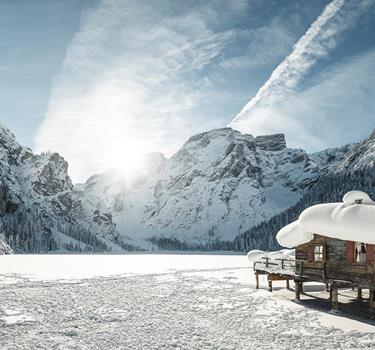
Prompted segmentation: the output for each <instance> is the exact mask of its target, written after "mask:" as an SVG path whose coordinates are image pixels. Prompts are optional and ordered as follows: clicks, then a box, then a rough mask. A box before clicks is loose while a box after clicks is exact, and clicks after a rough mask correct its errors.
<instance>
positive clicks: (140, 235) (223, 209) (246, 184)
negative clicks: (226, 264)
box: [79, 128, 329, 248]
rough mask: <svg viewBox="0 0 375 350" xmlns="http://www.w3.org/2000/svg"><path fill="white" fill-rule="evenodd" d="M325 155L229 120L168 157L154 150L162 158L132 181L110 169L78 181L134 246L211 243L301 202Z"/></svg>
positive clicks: (83, 196)
mask: <svg viewBox="0 0 375 350" xmlns="http://www.w3.org/2000/svg"><path fill="white" fill-rule="evenodd" d="M315 158H317V157H315ZM328 158H329V156H328V155H327V156H326V157H324V155H320V157H319V162H318V161H317V160H316V159H314V157H312V156H310V155H308V154H307V153H306V152H305V151H303V150H301V149H289V148H287V147H286V142H285V138H284V135H282V134H276V135H269V136H258V137H253V136H252V135H243V134H241V133H240V132H238V131H235V130H232V129H230V128H224V129H218V130H212V131H209V132H205V133H202V134H198V135H195V136H193V137H191V138H190V139H189V140H188V141H187V142H186V143H185V144H184V145H183V146H182V148H181V149H180V150H179V151H178V152H177V153H176V154H175V155H173V156H172V157H171V158H170V159H168V160H166V159H164V158H163V157H162V156H161V155H160V154H154V155H150V157H149V159H150V162H151V161H152V162H151V164H155V163H156V164H157V166H156V167H155V166H153V171H149V169H147V168H146V169H144V172H143V173H142V177H141V178H138V180H137V181H135V182H133V183H132V184H127V183H126V181H125V179H121V178H119V177H116V176H113V174H109V173H105V174H102V175H96V176H94V177H92V178H90V179H89V180H88V181H87V183H86V184H84V185H80V186H79V189H80V190H81V201H82V202H84V203H86V207H87V206H89V207H90V208H91V211H92V210H95V209H98V210H102V211H103V210H104V211H109V212H111V213H112V215H113V221H114V222H115V223H116V225H117V229H118V230H119V232H120V233H121V234H122V235H125V236H126V237H127V239H130V240H131V241H132V242H133V244H134V245H136V246H141V247H144V248H151V247H152V245H151V243H150V241H151V242H152V243H154V245H156V246H158V245H159V246H162V247H164V248H165V247H169V248H173V247H174V246H176V247H179V248H181V247H182V248H189V246H190V247H197V246H203V247H204V246H207V247H210V246H211V247H212V246H213V247H214V246H215V244H217V243H218V242H222V241H229V242H231V241H232V240H233V238H234V237H235V236H237V235H238V234H240V233H242V232H244V231H246V230H247V229H248V228H249V227H250V226H253V225H255V224H257V223H259V222H261V221H263V220H265V219H267V218H269V217H271V216H273V215H275V214H276V213H279V212H280V211H282V210H284V209H286V208H288V207H289V206H291V205H292V204H294V203H295V202H297V201H298V199H299V198H300V197H301V195H302V194H303V193H304V191H305V189H306V188H308V187H309V186H310V184H311V183H312V182H314V181H315V179H316V178H317V176H318V175H319V173H320V169H321V168H323V167H326V166H327V163H328V160H327V159H328ZM114 179H115V180H114Z"/></svg>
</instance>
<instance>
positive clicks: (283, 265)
mask: <svg viewBox="0 0 375 350" xmlns="http://www.w3.org/2000/svg"><path fill="white" fill-rule="evenodd" d="M261 259H262V260H263V261H254V264H253V268H254V270H256V269H257V268H258V269H262V268H265V269H270V270H272V269H274V270H280V269H281V270H288V271H290V270H294V269H295V267H296V265H295V260H290V259H274V260H272V259H270V258H267V257H263V258H261ZM275 261H279V262H275Z"/></svg>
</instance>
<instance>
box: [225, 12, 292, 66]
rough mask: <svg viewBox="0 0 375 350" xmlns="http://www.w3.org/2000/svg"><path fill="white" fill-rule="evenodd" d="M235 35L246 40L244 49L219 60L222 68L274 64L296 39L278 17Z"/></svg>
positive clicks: (286, 52)
mask: <svg viewBox="0 0 375 350" xmlns="http://www.w3.org/2000/svg"><path fill="white" fill-rule="evenodd" d="M237 36H240V37H242V38H243V39H244V40H245V41H246V50H245V52H241V54H240V55H238V56H234V57H229V58H226V59H225V60H223V61H222V62H220V65H221V66H222V67H223V68H224V69H228V70H238V69H255V68H260V67H263V66H265V65H269V64H275V63H277V62H279V60H280V59H281V58H283V57H285V55H286V54H288V52H289V51H290V48H291V47H292V45H293V43H294V42H295V40H296V38H295V35H294V33H293V32H292V31H291V29H289V28H287V26H286V25H285V23H284V22H283V20H282V19H281V18H279V17H276V18H274V19H273V20H272V21H271V22H270V23H267V24H266V25H264V26H261V27H259V28H254V29H247V30H243V31H240V32H238V33H237Z"/></svg>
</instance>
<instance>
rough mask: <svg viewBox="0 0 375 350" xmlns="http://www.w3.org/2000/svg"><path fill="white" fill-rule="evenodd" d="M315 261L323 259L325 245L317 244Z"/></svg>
mask: <svg viewBox="0 0 375 350" xmlns="http://www.w3.org/2000/svg"><path fill="white" fill-rule="evenodd" d="M314 261H323V246H322V245H316V246H315V247H314Z"/></svg>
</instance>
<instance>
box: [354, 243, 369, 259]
mask: <svg viewBox="0 0 375 350" xmlns="http://www.w3.org/2000/svg"><path fill="white" fill-rule="evenodd" d="M355 262H357V263H361V264H364V263H365V262H366V244H364V243H361V242H356V243H355Z"/></svg>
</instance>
